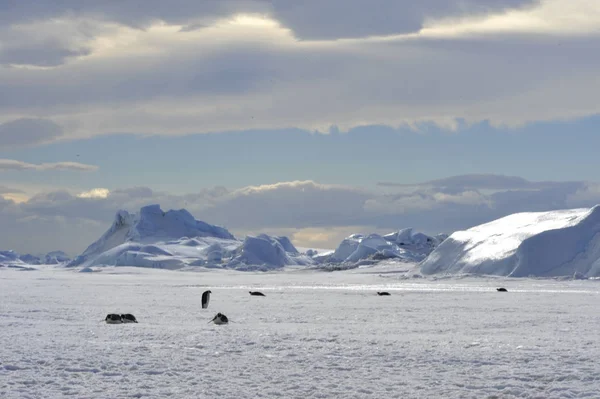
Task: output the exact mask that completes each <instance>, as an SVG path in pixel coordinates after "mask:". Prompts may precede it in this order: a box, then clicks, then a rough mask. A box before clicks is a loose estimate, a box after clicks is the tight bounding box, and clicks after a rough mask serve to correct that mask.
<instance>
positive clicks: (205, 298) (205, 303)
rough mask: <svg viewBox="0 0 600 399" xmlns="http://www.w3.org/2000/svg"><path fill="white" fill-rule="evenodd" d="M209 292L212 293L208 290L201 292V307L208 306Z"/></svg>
mask: <svg viewBox="0 0 600 399" xmlns="http://www.w3.org/2000/svg"><path fill="white" fill-rule="evenodd" d="M210 294H212V292H211V291H210V290H208V291H204V292H203V293H202V309H206V308H207V307H208V302H210Z"/></svg>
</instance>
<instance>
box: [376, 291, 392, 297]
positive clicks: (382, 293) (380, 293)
mask: <svg viewBox="0 0 600 399" xmlns="http://www.w3.org/2000/svg"><path fill="white" fill-rule="evenodd" d="M377 295H379V296H382V295H391V294H390V293H389V292H385V291H383V292H377Z"/></svg>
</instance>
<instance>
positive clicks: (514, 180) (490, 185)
mask: <svg viewBox="0 0 600 399" xmlns="http://www.w3.org/2000/svg"><path fill="white" fill-rule="evenodd" d="M555 184H556V183H555V182H531V181H528V180H526V179H524V178H522V177H518V176H503V175H493V174H470V175H460V176H452V177H447V178H444V179H437V180H431V181H427V182H423V183H418V184H405V183H393V182H379V183H377V185H378V186H381V187H398V188H400V187H434V188H436V189H438V190H440V189H446V190H465V189H478V190H482V189H488V190H510V189H515V190H527V189H539V188H543V187H546V186H549V185H550V186H552V185H555Z"/></svg>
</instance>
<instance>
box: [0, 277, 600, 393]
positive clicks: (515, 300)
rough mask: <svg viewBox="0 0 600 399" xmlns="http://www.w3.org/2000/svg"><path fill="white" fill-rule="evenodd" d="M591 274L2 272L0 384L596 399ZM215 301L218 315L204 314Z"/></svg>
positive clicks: (5, 388) (50, 388)
mask: <svg viewBox="0 0 600 399" xmlns="http://www.w3.org/2000/svg"><path fill="white" fill-rule="evenodd" d="M389 276H393V274H389ZM597 284H598V283H597V282H594V281H564V282H557V281H539V280H527V279H483V278H479V279H464V280H444V281H434V282H432V281H427V280H422V281H421V280H410V281H408V282H405V281H398V280H396V279H395V278H393V277H388V278H382V277H380V276H379V275H378V274H377V271H376V270H353V271H347V272H335V273H325V272H315V271H303V270H299V269H297V270H294V269H292V270H289V271H286V272H279V273H251V272H233V271H231V272H230V271H209V272H202V273H189V272H173V271H167V270H156V269H140V268H126V267H121V268H105V269H103V271H102V272H95V273H76V272H74V271H70V270H59V269H47V270H38V271H17V270H2V271H0V342H2V343H3V344H2V345H0V397H2V398H7V399H12V398H19V399H20V398H63V397H74V398H165V397H174V398H214V397H219V398H257V397H258V398H261V397H262V398H276V397H282V398H333V397H336V398H370V397H372V398H432V397H443V398H459V397H460V398H590V397H597V396H598V392H600V364H599V363H598V362H597V359H598V358H599V356H600V344H599V341H598V340H597V331H598V330H599V328H600V316H598V312H597V301H598V295H599V293H600V287H599V286H598V285H597ZM498 286H505V287H507V288H508V290H509V292H508V293H498V292H496V291H495V288H496V287H498ZM207 288H210V289H211V290H212V292H213V294H212V296H211V302H210V306H209V308H208V309H205V310H203V309H201V306H200V296H201V294H202V292H203V291H204V290H205V289H207ZM250 289H256V290H260V291H262V292H264V293H265V294H266V295H267V296H266V297H265V298H262V297H251V296H250V295H249V294H248V290H250ZM378 290H387V291H389V292H390V293H391V294H392V296H390V297H379V296H377V295H376V294H375V292H376V291H378ZM112 312H119V313H126V312H130V313H133V314H134V315H135V316H136V317H137V319H138V320H139V324H124V325H107V324H105V323H104V322H103V321H102V320H103V319H104V317H105V315H106V314H107V313H112ZM217 312H222V313H224V314H226V315H227V316H228V317H229V318H230V320H231V321H232V322H231V323H230V324H229V325H227V326H216V325H213V324H208V321H209V320H210V319H211V318H212V317H213V316H214V314H216V313H217Z"/></svg>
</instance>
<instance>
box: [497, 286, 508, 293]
mask: <svg viewBox="0 0 600 399" xmlns="http://www.w3.org/2000/svg"><path fill="white" fill-rule="evenodd" d="M496 291H498V292H508V290H507V289H506V288H502V287H500V288H496Z"/></svg>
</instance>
